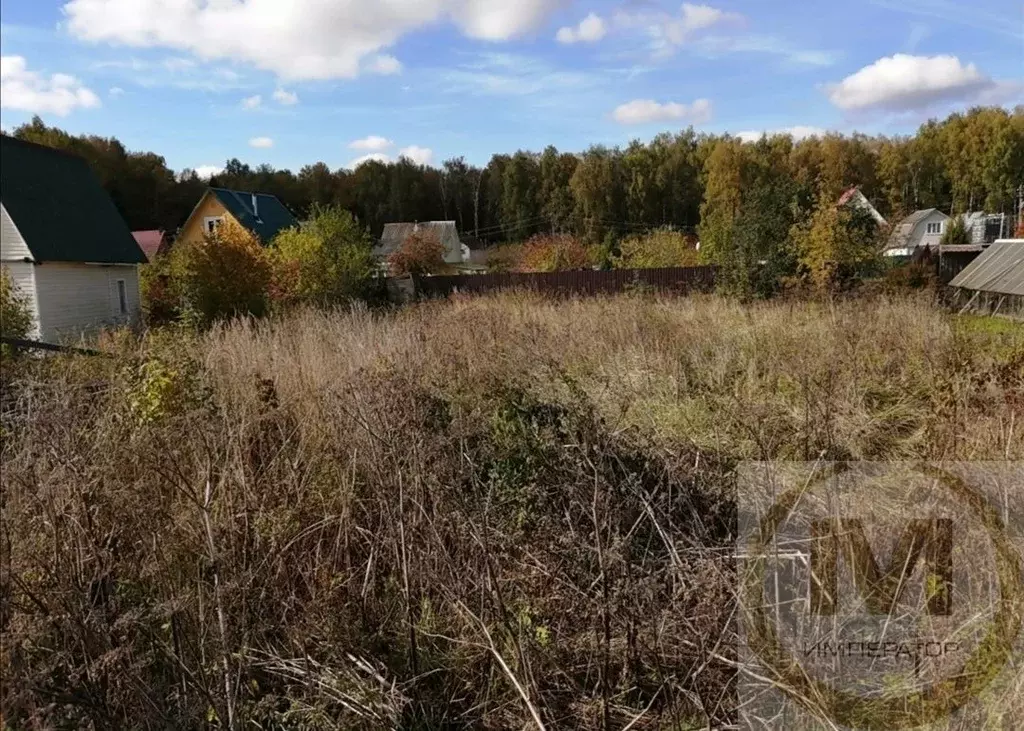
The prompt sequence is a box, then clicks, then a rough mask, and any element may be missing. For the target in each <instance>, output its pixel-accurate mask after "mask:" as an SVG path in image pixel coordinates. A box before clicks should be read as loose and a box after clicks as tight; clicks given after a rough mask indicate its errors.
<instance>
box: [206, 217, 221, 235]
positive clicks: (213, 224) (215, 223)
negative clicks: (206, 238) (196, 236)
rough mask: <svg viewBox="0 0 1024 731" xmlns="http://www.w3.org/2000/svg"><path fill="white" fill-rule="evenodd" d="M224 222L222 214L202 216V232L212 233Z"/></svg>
mask: <svg viewBox="0 0 1024 731" xmlns="http://www.w3.org/2000/svg"><path fill="white" fill-rule="evenodd" d="M222 223H224V216H203V233H204V234H212V233H213V232H214V231H216V230H217V228H218V227H219V226H220V225H221V224H222Z"/></svg>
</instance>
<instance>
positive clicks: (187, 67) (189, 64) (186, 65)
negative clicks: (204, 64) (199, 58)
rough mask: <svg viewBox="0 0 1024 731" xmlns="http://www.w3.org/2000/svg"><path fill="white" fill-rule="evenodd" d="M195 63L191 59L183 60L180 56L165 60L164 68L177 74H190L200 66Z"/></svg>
mask: <svg viewBox="0 0 1024 731" xmlns="http://www.w3.org/2000/svg"><path fill="white" fill-rule="evenodd" d="M198 65H199V64H197V63H196V62H195V61H193V60H192V59H191V58H181V57H180V56H178V57H174V58H165V59H164V60H163V67H164V68H165V69H167V70H168V71H171V72H174V73H177V72H188V71H191V70H192V69H194V68H196V66H198Z"/></svg>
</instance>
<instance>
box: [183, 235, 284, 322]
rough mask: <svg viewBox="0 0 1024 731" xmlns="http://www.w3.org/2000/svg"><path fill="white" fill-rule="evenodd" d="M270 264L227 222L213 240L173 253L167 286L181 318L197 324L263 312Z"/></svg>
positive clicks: (248, 237)
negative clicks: (178, 308)
mask: <svg viewBox="0 0 1024 731" xmlns="http://www.w3.org/2000/svg"><path fill="white" fill-rule="evenodd" d="M270 280H271V262H270V258H269V256H268V255H267V252H266V251H265V250H264V248H263V247H262V246H261V245H260V242H259V241H258V240H257V239H256V237H254V236H253V235H252V234H251V233H250V232H249V231H247V230H246V229H244V228H242V227H241V226H239V225H237V224H235V223H233V222H225V223H224V224H222V225H221V226H219V227H218V228H217V229H216V231H215V232H214V233H212V234H208V235H206V236H205V237H203V239H201V240H199V241H194V242H188V243H182V244H179V245H178V246H175V248H174V249H172V254H171V264H170V281H171V284H172V287H173V291H174V293H175V294H176V296H177V298H178V301H179V302H180V306H181V312H182V313H183V315H184V316H185V317H186V318H190V319H194V320H195V321H196V322H197V324H200V325H208V324H210V323H212V322H213V321H215V320H219V319H224V318H230V317H234V316H236V315H257V316H259V315H262V314H264V312H265V311H266V309H267V304H268V298H267V291H268V287H269V284H270Z"/></svg>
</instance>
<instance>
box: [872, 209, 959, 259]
mask: <svg viewBox="0 0 1024 731" xmlns="http://www.w3.org/2000/svg"><path fill="white" fill-rule="evenodd" d="M949 220H950V219H949V216H947V215H946V214H945V213H943V212H942V211H940V210H939V209H937V208H925V209H923V210H920V211H915V212H914V213H911V214H910V215H909V216H907V217H906V218H904V219H903V220H902V221H900V222H899V224H897V225H896V228H894V229H893V232H892V235H891V236H890V237H889V241H888V242H887V243H886V246H885V252H884V253H885V255H886V256H912V255H913V254H914V252H915V251H917V250H918V249H919V248H922V247H927V248H934V249H936V250H938V246H939V243H940V242H941V241H942V235H943V234H944V233H945V232H946V226H948V225H949V224H948V222H949Z"/></svg>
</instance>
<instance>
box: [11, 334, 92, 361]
mask: <svg viewBox="0 0 1024 731" xmlns="http://www.w3.org/2000/svg"><path fill="white" fill-rule="evenodd" d="M0 342H2V343H3V344H4V345H10V346H11V347H12V348H16V349H18V350H46V351H50V352H56V353H75V354H77V355H102V356H107V357H109V356H110V353H104V352H103V351H101V350H93V349H92V348H75V347H73V346H70V345H56V344H54V343H43V342H40V341H38V340H22V339H21V338H0Z"/></svg>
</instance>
